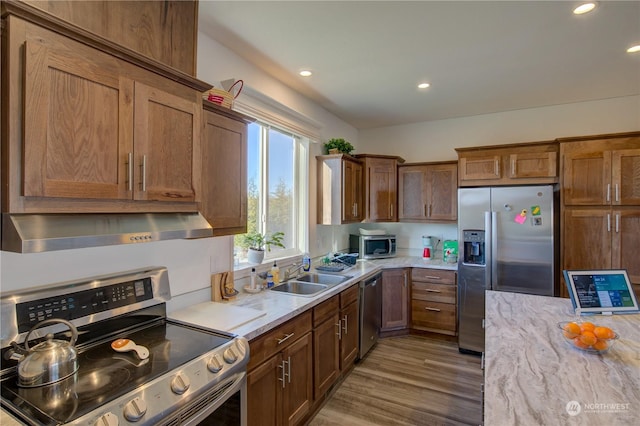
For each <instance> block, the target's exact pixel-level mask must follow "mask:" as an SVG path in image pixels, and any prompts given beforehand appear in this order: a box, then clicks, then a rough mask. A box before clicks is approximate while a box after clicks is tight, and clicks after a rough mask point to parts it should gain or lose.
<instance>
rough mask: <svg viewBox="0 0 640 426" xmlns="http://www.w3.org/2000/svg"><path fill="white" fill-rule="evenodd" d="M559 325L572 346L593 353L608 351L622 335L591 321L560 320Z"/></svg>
mask: <svg viewBox="0 0 640 426" xmlns="http://www.w3.org/2000/svg"><path fill="white" fill-rule="evenodd" d="M558 327H559V328H560V330H562V335H563V336H564V338H565V340H566V341H567V342H568V343H569V344H570V345H571V346H573V347H574V348H578V349H580V350H582V351H585V352H588V353H592V354H602V353H606V352H607V351H608V350H609V349H611V347H612V346H613V344H614V343H615V342H616V340H618V338H619V337H620V336H618V335H617V334H616V332H615V331H613V330H612V329H610V328H609V327H605V326H600V325H596V324H594V323H592V322H589V321H565V322H559V323H558Z"/></svg>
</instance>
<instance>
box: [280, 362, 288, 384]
mask: <svg viewBox="0 0 640 426" xmlns="http://www.w3.org/2000/svg"><path fill="white" fill-rule="evenodd" d="M285 362H287V361H285V360H282V364H280V365H279V366H278V368H282V374H281V375H280V377H278V380H280V381H281V382H282V389H284V386H285V381H284V376H285V373H284V363H285Z"/></svg>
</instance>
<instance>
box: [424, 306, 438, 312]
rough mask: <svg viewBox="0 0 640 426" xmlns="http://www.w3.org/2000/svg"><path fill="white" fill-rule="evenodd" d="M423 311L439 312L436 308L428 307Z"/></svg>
mask: <svg viewBox="0 0 640 426" xmlns="http://www.w3.org/2000/svg"><path fill="white" fill-rule="evenodd" d="M425 309H426V310H427V311H432V312H440V309H438V308H430V307H428V306H427V307H426V308H425Z"/></svg>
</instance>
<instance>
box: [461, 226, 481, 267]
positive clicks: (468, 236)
mask: <svg viewBox="0 0 640 426" xmlns="http://www.w3.org/2000/svg"><path fill="white" fill-rule="evenodd" d="M462 238H463V244H464V250H463V253H464V257H463V259H462V263H464V264H465V265H478V266H484V265H486V259H485V253H486V251H485V241H484V231H478V230H464V231H462Z"/></svg>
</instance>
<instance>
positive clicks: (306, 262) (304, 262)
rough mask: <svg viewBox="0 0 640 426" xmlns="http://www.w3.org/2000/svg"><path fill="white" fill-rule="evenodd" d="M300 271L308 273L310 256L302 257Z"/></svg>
mask: <svg viewBox="0 0 640 426" xmlns="http://www.w3.org/2000/svg"><path fill="white" fill-rule="evenodd" d="M302 269H303V270H304V271H305V272H309V270H310V269H311V256H309V253H306V252H305V253H304V254H303V255H302Z"/></svg>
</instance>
